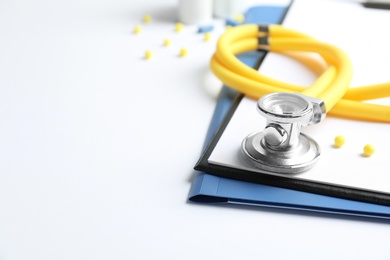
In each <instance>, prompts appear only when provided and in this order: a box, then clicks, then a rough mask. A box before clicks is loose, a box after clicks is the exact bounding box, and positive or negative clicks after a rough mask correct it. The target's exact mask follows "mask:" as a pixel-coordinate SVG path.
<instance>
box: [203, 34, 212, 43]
mask: <svg viewBox="0 0 390 260" xmlns="http://www.w3.org/2000/svg"><path fill="white" fill-rule="evenodd" d="M210 39H211V33H209V32H207V33H205V34H204V40H205V41H206V42H207V41H209V40H210Z"/></svg>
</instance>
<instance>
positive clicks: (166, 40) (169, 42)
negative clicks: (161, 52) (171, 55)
mask: <svg viewBox="0 0 390 260" xmlns="http://www.w3.org/2000/svg"><path fill="white" fill-rule="evenodd" d="M169 45H171V40H170V39H165V40H164V46H166V47H167V46H169Z"/></svg>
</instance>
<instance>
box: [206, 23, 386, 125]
mask: <svg viewBox="0 0 390 260" xmlns="http://www.w3.org/2000/svg"><path fill="white" fill-rule="evenodd" d="M265 37H267V41H266V40H265V39H266V38H265ZM260 39H261V40H260ZM259 41H261V46H262V47H263V48H266V49H269V50H270V51H274V52H280V53H283V52H285V51H298V52H308V51H309V52H316V53H318V54H320V55H321V57H322V58H323V59H324V60H325V62H326V63H327V66H328V67H327V69H326V70H325V71H324V72H323V73H322V75H321V76H320V77H319V78H318V80H317V81H316V82H314V84H313V85H312V86H310V87H304V86H299V85H294V84H290V83H286V82H282V81H278V80H275V79H272V78H269V77H266V76H264V75H262V74H260V73H258V72H257V71H256V70H253V69H252V68H249V67H247V66H246V65H245V64H243V63H241V62H240V61H239V60H238V59H237V58H236V57H235V54H238V53H240V52H245V51H250V50H256V49H258V47H259ZM267 46H269V48H268V47H267ZM211 68H212V70H213V72H214V73H215V74H216V76H217V77H219V78H220V79H221V80H222V81H223V82H224V83H225V84H226V85H228V86H230V87H233V88H235V89H237V90H239V91H240V92H242V93H245V94H247V95H248V96H249V97H253V98H259V97H261V96H262V95H264V94H267V93H272V92H301V93H303V94H306V95H308V96H312V97H316V98H320V99H322V100H323V101H324V102H325V104H326V107H327V110H328V112H330V113H331V114H332V115H336V116H341V117H347V118H353V119H360V120H369V121H382V122H390V108H389V107H388V106H383V105H375V104H367V103H363V102H361V101H364V100H368V99H371V98H380V97H388V96H390V84H388V83H387V84H378V85H375V86H371V87H370V86H367V87H362V88H349V85H350V82H351V78H352V64H351V62H350V60H349V58H348V56H347V55H346V54H345V53H344V52H343V51H342V50H340V49H339V48H337V47H335V46H333V45H330V44H326V43H322V42H319V41H317V40H315V39H313V38H312V37H310V36H307V35H305V34H303V33H300V32H296V31H294V30H291V29H286V28H284V27H282V26H280V25H270V26H269V27H265V26H258V25H242V26H238V27H235V28H232V29H230V30H229V31H227V32H226V33H225V34H224V35H223V36H221V38H220V39H219V41H218V44H217V51H216V53H215V55H214V56H213V58H212V60H211ZM367 89H370V90H371V91H372V92H375V94H372V95H368V96H367V97H366V96H365V95H364V93H367V91H368V90H367Z"/></svg>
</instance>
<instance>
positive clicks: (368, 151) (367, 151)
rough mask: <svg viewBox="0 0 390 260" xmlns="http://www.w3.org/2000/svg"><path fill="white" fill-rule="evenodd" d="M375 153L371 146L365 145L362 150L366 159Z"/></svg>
mask: <svg viewBox="0 0 390 260" xmlns="http://www.w3.org/2000/svg"><path fill="white" fill-rule="evenodd" d="M374 152H375V148H374V146H373V145H372V144H366V145H365V146H364V148H363V155H364V156H366V157H370V156H371V155H373V154H374Z"/></svg>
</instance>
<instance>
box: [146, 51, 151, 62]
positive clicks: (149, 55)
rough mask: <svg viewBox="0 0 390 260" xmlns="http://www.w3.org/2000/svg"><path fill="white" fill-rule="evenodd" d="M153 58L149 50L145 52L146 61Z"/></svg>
mask: <svg viewBox="0 0 390 260" xmlns="http://www.w3.org/2000/svg"><path fill="white" fill-rule="evenodd" d="M152 57H153V52H152V51H150V50H148V51H146V52H145V59H147V60H149V59H151V58H152Z"/></svg>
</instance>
